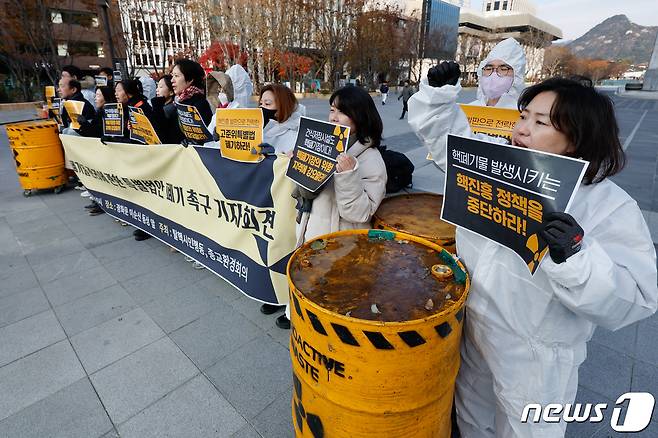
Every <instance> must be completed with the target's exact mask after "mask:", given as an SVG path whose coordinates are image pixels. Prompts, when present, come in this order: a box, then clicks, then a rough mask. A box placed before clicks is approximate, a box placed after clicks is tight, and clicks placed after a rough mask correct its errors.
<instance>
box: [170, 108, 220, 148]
mask: <svg viewBox="0 0 658 438" xmlns="http://www.w3.org/2000/svg"><path fill="white" fill-rule="evenodd" d="M176 110H177V111H178V123H179V124H180V128H181V131H183V135H184V136H185V138H186V139H187V141H189V142H190V143H194V144H199V145H200V144H204V143H207V142H209V141H212V134H210V131H208V127H207V126H206V124H205V123H204V122H203V119H202V118H201V114H199V110H197V109H196V107H195V106H193V105H185V104H182V103H178V102H176Z"/></svg>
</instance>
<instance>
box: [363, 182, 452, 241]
mask: <svg viewBox="0 0 658 438" xmlns="http://www.w3.org/2000/svg"><path fill="white" fill-rule="evenodd" d="M442 207H443V196H442V195H436V194H434V193H409V194H404V195H397V196H391V197H388V198H385V199H384V200H383V201H382V203H381V205H380V206H379V208H378V209H377V212H376V213H375V215H374V216H373V224H372V227H373V228H377V229H380V230H392V231H401V232H403V233H408V234H413V235H414V236H419V237H422V238H424V239H427V240H430V241H432V242H434V243H436V244H438V245H440V246H442V247H444V248H445V249H446V250H448V251H450V252H451V253H454V252H455V226H454V225H452V224H449V223H447V222H443V221H442V220H441V219H440V218H441V209H442Z"/></svg>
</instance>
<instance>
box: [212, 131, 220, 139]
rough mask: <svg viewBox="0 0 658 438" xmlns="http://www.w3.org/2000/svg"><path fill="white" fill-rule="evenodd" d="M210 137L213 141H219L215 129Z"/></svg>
mask: <svg viewBox="0 0 658 438" xmlns="http://www.w3.org/2000/svg"><path fill="white" fill-rule="evenodd" d="M212 139H213V140H214V141H219V134H218V133H217V130H215V131H213V133H212Z"/></svg>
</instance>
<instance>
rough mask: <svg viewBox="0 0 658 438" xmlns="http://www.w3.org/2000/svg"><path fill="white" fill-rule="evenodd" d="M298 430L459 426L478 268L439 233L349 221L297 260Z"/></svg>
mask: <svg viewBox="0 0 658 438" xmlns="http://www.w3.org/2000/svg"><path fill="white" fill-rule="evenodd" d="M288 279H289V283H290V293H291V300H290V304H291V309H290V314H291V323H292V328H291V339H290V355H291V358H292V365H293V383H294V391H293V400H292V416H293V424H294V428H295V435H296V436H297V437H314V438H318V437H350V438H353V437H378V438H380V437H414V438H416V437H439V438H448V437H450V432H451V418H450V416H451V410H452V401H453V394H454V384H455V379H456V377H457V372H458V370H459V363H460V359H459V344H460V338H461V332H462V320H463V317H464V310H463V308H464V303H465V302H466V297H467V295H468V290H469V286H470V283H469V278H468V275H467V273H466V270H465V269H464V267H463V266H462V265H461V264H460V263H459V262H457V261H456V260H455V259H454V257H453V256H452V255H451V254H450V253H448V252H447V251H445V250H443V249H442V248H441V247H440V246H438V245H436V244H435V243H432V242H429V241H426V240H424V239H421V238H419V237H416V236H412V235H409V234H404V233H399V232H392V231H384V230H349V231H341V232H337V233H332V234H327V235H324V236H320V237H318V238H316V239H314V240H312V241H309V242H306V243H305V244H304V245H303V246H301V247H300V248H299V249H298V250H297V251H295V253H294V254H293V256H292V257H291V259H290V261H289V263H288Z"/></svg>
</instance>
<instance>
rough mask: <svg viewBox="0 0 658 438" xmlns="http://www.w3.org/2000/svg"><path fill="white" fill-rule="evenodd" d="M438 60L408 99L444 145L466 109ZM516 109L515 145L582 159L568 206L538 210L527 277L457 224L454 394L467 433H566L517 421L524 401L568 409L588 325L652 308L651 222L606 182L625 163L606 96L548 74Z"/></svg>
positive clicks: (521, 436)
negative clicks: (460, 292)
mask: <svg viewBox="0 0 658 438" xmlns="http://www.w3.org/2000/svg"><path fill="white" fill-rule="evenodd" d="M442 66H443V68H441V69H439V70H440V72H442V73H440V74H433V75H430V76H432V77H431V78H430V79H431V82H432V83H433V84H434V86H430V85H427V84H428V82H429V80H430V79H427V80H425V81H424V82H425V85H426V87H430V88H435V90H434V92H432V90H429V89H427V88H426V90H425V92H426V94H425V96H424V98H428V99H429V101H430V102H433V107H431V109H430V108H429V107H428V106H426V105H418V106H415V105H414V102H413V100H414V98H415V96H414V98H412V102H411V105H410V111H411V113H413V112H414V111H416V110H418V109H419V108H424V109H426V110H428V111H430V112H431V113H432V115H433V116H432V117H431V118H421V117H420V116H419V115H415V116H417V118H416V120H421V119H422V120H424V121H423V122H422V123H419V124H417V125H413V126H412V127H413V128H414V129H415V130H416V131H417V132H418V131H422V133H423V134H422V135H421V138H425V139H429V142H431V143H428V142H426V143H425V144H426V145H427V146H430V144H432V143H440V144H442V145H444V147H445V142H446V138H447V135H448V134H449V133H452V132H451V130H450V127H451V123H450V121H451V120H453V119H454V117H456V116H457V115H458V114H463V112H462V111H460V110H459V107H458V105H457V104H456V97H457V93H458V92H459V85H457V83H456V80H455V81H453V78H454V72H455V70H454V67H453V66H452V65H451V64H449V63H443V64H442ZM457 71H458V69H457ZM432 98H434V100H432ZM518 108H519V110H520V111H521V115H520V119H519V120H518V121H517V123H516V126H515V127H514V131H513V133H512V144H513V145H515V146H517V147H523V148H528V149H533V150H538V151H543V152H550V153H553V154H557V155H563V156H568V157H575V158H582V159H583V160H586V161H588V162H589V166H588V168H587V170H586V172H585V175H584V178H583V182H582V184H581V186H580V187H579V188H578V191H577V192H576V194H575V195H574V198H573V202H572V206H571V208H570V210H569V213H546V214H544V215H543V222H542V223H543V227H544V228H543V230H542V231H541V232H540V236H541V238H542V239H543V240H544V241H545V242H546V243H547V244H548V249H549V254H548V255H547V256H546V257H545V258H544V260H542V263H541V264H540V266H539V269H538V270H537V272H536V273H535V275H534V276H532V275H531V274H530V272H529V271H528V268H527V265H526V264H525V262H524V261H522V260H521V259H520V258H519V257H518V256H517V255H516V254H515V253H514V252H513V251H512V250H510V249H508V248H506V247H504V246H502V245H499V244H497V243H495V242H492V241H490V240H488V239H486V238H484V237H482V236H480V235H477V234H475V233H473V232H471V231H468V230H466V229H464V228H461V227H458V228H457V233H456V244H457V254H458V256H459V258H460V259H461V261H462V262H463V263H464V265H465V266H466V268H467V269H468V271H469V273H470V275H471V279H472V283H471V290H470V293H469V297H468V300H467V302H466V316H465V318H464V333H463V336H462V347H461V358H462V362H461V368H460V370H459V375H458V378H457V385H456V392H455V404H456V411H457V421H458V424H459V429H460V432H461V436H463V437H464V438H472V437H477V438H480V437H486V438H492V437H497V438H536V437H551V438H553V437H562V436H564V433H565V429H566V422H564V421H556V422H549V421H539V422H537V423H535V422H532V421H528V422H522V421H521V417H522V415H523V411H524V408H525V406H527V405H528V404H529V403H537V404H539V405H540V406H542V407H546V406H548V405H550V404H551V403H559V404H560V405H564V406H566V404H570V405H569V406H571V405H573V402H574V399H575V397H576V391H577V388H578V367H579V366H580V365H581V364H582V363H583V361H584V360H585V358H586V356H587V346H586V343H587V341H588V340H589V339H590V338H591V337H592V334H593V333H594V330H595V328H596V326H597V325H598V326H602V327H604V328H606V329H609V330H617V329H620V328H622V327H625V326H627V325H629V324H632V323H634V322H636V321H638V320H640V319H643V318H646V317H648V316H650V315H652V314H653V313H654V312H655V311H656V308H657V307H658V290H657V288H656V283H657V280H656V252H655V248H654V247H653V243H652V240H651V236H650V234H649V230H648V228H647V226H646V223H645V221H644V218H643V217H642V213H641V211H640V209H639V208H638V205H637V203H636V202H635V201H634V200H633V199H632V198H631V197H630V196H629V195H628V194H627V193H626V192H625V191H623V190H622V189H621V188H619V187H618V186H617V185H615V184H614V183H613V182H612V181H611V180H610V179H609V177H611V176H613V175H615V174H616V173H618V172H619V171H620V170H621V169H622V167H623V165H624V161H625V158H624V151H623V149H622V147H621V144H620V142H619V128H618V126H617V121H616V119H615V114H614V106H613V104H612V102H611V101H610V99H609V98H607V97H606V96H604V95H602V94H600V93H598V92H597V91H596V90H595V89H594V88H593V87H591V86H587V85H584V84H583V83H582V82H579V81H572V80H567V79H559V78H554V79H549V80H546V81H544V82H541V83H539V84H537V85H534V86H532V87H530V88H527V89H526V90H524V91H523V93H522V94H521V96H520V98H519V101H518ZM410 115H411V114H410ZM432 124H434V126H433V127H431V126H430V125H432ZM428 134H431V135H428ZM462 135H466V136H470V135H471V134H470V130H468V131H466V132H463V133H462ZM431 150H434V149H431ZM444 163H445V162H444Z"/></svg>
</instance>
